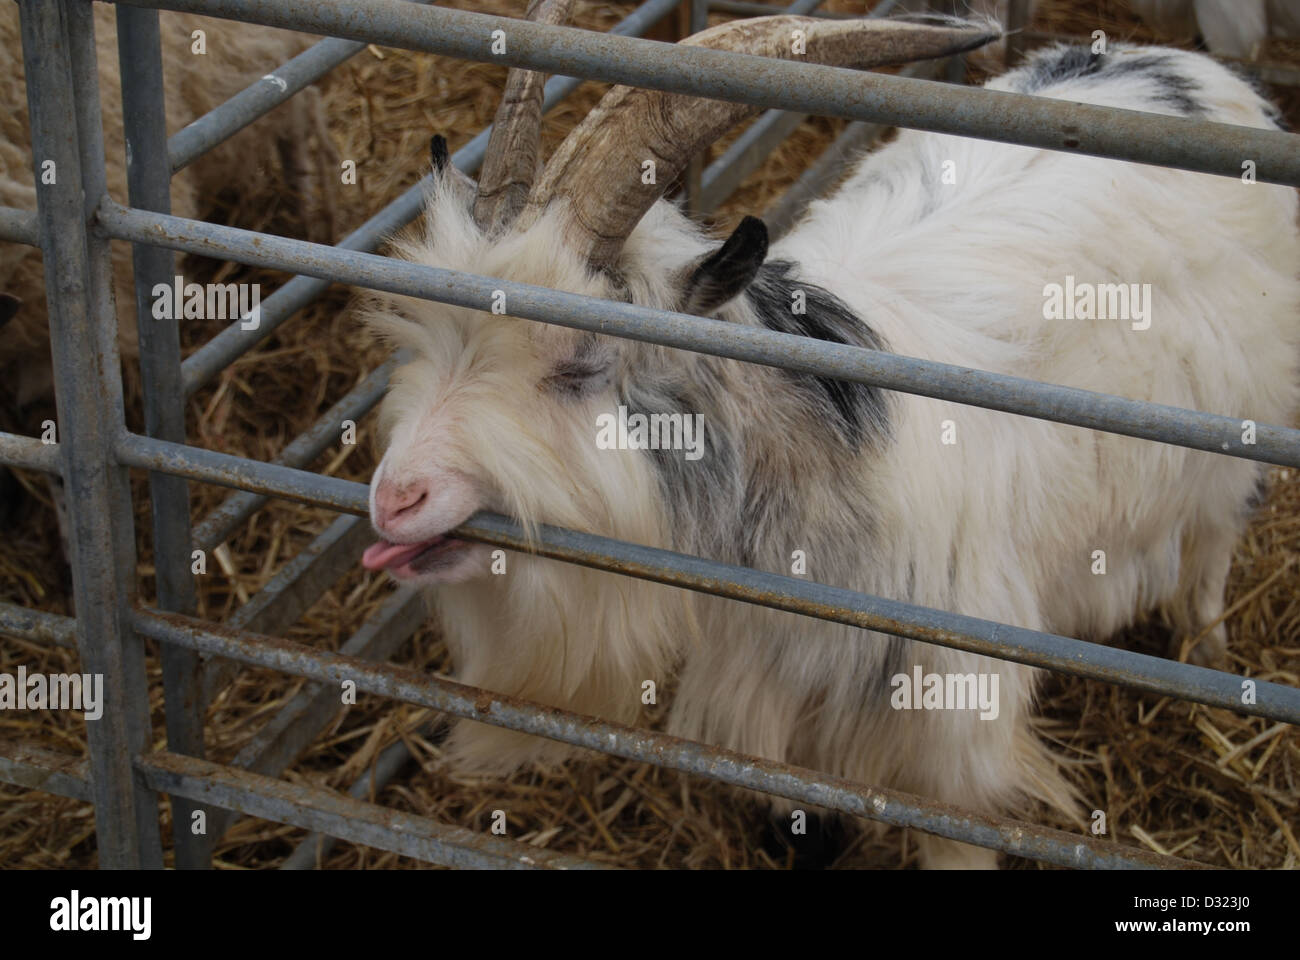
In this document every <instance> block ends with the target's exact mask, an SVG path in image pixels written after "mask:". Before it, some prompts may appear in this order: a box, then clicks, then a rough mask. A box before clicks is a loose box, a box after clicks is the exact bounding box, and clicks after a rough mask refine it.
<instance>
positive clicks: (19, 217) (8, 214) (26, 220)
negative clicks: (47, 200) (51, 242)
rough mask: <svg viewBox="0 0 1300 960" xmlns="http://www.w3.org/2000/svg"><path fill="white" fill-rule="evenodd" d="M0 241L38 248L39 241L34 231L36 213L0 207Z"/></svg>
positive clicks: (37, 232)
mask: <svg viewBox="0 0 1300 960" xmlns="http://www.w3.org/2000/svg"><path fill="white" fill-rule="evenodd" d="M0 240H8V241H11V242H13V243H25V244H27V245H28V246H29V247H36V246H39V245H40V242H41V241H40V233H39V231H38V230H37V229H36V211H35V210H19V209H18V208H17V207H0Z"/></svg>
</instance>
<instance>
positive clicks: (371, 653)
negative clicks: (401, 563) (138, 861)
mask: <svg viewBox="0 0 1300 960" xmlns="http://www.w3.org/2000/svg"><path fill="white" fill-rule="evenodd" d="M428 615H429V614H428V610H427V609H426V608H425V604H424V597H423V595H422V594H421V593H420V592H419V591H413V590H399V591H398V592H396V593H394V594H393V595H392V596H390V597H389V598H388V599H387V600H385V601H384V603H383V605H382V606H381V607H380V608H379V610H378V611H377V612H376V613H375V615H374V616H373V617H371V618H370V619H369V620H367V621H366V622H365V623H364V624H363V625H362V626H361V629H359V630H358V631H357V632H356V633H354V634H353V635H352V636H351V637H349V638H348V640H347V642H346V643H344V644H343V646H341V647H339V653H341V654H343V655H344V656H349V657H357V658H359V659H361V660H378V661H380V662H383V661H386V660H388V659H390V658H391V657H392V656H393V655H394V654H396V653H397V651H398V650H399V649H401V646H402V644H404V643H405V642H406V641H407V639H409V638H410V636H411V634H412V633H414V632H415V631H416V630H417V629H419V627H420V625H421V624H422V623H423V622H424V621H425V620H426V619H427V618H428ZM237 629H238V628H237ZM244 629H247V628H244ZM250 632H255V631H252V630H250ZM219 662H221V663H234V661H231V660H222V661H219ZM342 706H343V703H342V698H341V697H340V696H339V691H338V689H337V688H330V687H322V686H321V685H320V684H316V683H308V684H306V685H304V686H303V688H302V689H301V690H299V691H298V692H297V693H296V694H294V696H293V698H292V699H291V700H290V701H289V702H288V703H286V704H285V705H284V706H283V707H282V708H280V710H279V712H278V713H276V715H275V716H274V717H272V718H271V719H270V720H269V721H267V723H266V725H265V726H263V727H262V728H261V729H260V730H258V731H257V733H256V735H254V737H253V738H252V739H251V740H249V741H248V743H246V744H245V745H244V746H243V748H242V749H241V750H240V751H239V753H238V754H237V755H236V757H235V759H234V760H233V761H232V764H233V766H235V767H236V768H238V769H240V770H248V771H250V772H251V773H260V774H265V775H266V776H268V777H275V776H279V775H280V773H281V772H282V771H283V770H284V769H285V768H286V767H288V766H289V765H290V764H292V763H293V762H294V761H296V760H297V759H298V758H299V757H300V756H302V754H303V751H305V750H306V749H307V748H308V747H309V746H311V743H312V741H313V740H315V739H316V737H317V736H318V735H319V734H320V732H321V731H322V730H324V729H325V727H327V726H329V724H330V722H331V721H332V720H333V719H334V718H335V717H336V716H337V715H338V712H339V710H341V709H342ZM358 799H360V798H358ZM236 819H238V818H237V816H236V815H235V813H233V812H232V811H229V810H218V811H212V812H210V813H209V816H208V838H209V844H210V845H212V844H215V843H216V842H217V841H219V840H220V839H221V837H223V836H225V833H226V831H227V830H228V829H229V828H230V825H231V824H232V823H234V822H235V820H236Z"/></svg>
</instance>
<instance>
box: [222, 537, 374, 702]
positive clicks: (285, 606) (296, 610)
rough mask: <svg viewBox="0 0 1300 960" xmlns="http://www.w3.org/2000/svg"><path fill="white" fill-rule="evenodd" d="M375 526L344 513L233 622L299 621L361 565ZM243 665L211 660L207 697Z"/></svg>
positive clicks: (269, 626)
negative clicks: (361, 558) (349, 572)
mask: <svg viewBox="0 0 1300 960" xmlns="http://www.w3.org/2000/svg"><path fill="white" fill-rule="evenodd" d="M374 540H375V535H374V534H373V533H372V532H371V531H370V525H369V524H368V523H366V522H365V521H364V520H362V519H361V518H359V517H339V518H337V519H336V520H335V521H334V522H333V523H331V524H330V525H329V527H327V528H326V529H325V531H324V532H323V533H321V534H320V535H319V536H317V537H316V538H315V539H314V540H312V542H311V543H309V544H308V545H307V546H306V547H305V548H303V549H302V550H300V551H299V552H298V554H297V556H295V557H294V558H293V559H292V560H290V561H289V562H288V563H286V564H285V565H284V566H283V567H281V568H280V569H279V570H278V571H276V574H275V576H273V577H272V578H271V579H270V580H269V581H267V583H266V585H265V586H263V587H262V589H261V590H259V591H258V592H257V594H256V595H255V596H254V597H253V598H252V599H251V600H249V601H248V603H246V604H244V605H243V606H242V607H240V608H239V609H238V610H236V611H235V613H234V615H233V616H232V617H231V618H230V620H229V622H228V624H227V625H228V626H231V627H234V628H236V629H238V630H250V631H252V632H254V633H278V632H280V631H281V630H283V629H284V628H285V627H287V626H289V625H290V624H291V623H293V622H295V621H296V620H297V619H298V618H299V617H300V616H302V615H303V613H305V612H306V611H307V609H308V608H309V607H310V606H311V605H312V604H313V603H315V602H316V600H317V598H319V597H320V595H321V594H322V593H324V592H325V591H326V590H328V589H329V588H330V587H331V586H333V584H334V583H336V582H337V581H338V579H339V578H340V577H341V576H343V575H344V574H345V573H347V572H348V571H349V570H353V569H355V568H356V565H357V562H358V561H359V559H360V557H361V552H362V551H363V550H364V549H365V548H366V546H368V545H369V544H371V543H373V542H374ZM237 669H238V665H237V664H235V663H233V662H231V661H229V660H221V661H216V662H213V663H209V664H208V669H207V670H206V671H205V674H204V678H203V700H204V702H205V703H211V702H212V699H213V698H214V697H215V696H216V695H217V694H218V693H219V692H220V691H221V690H223V689H224V688H225V686H226V684H228V683H229V682H230V681H231V679H232V678H233V677H234V675H235V672H236V670H237Z"/></svg>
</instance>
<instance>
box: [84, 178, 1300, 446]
mask: <svg viewBox="0 0 1300 960" xmlns="http://www.w3.org/2000/svg"><path fill="white" fill-rule="evenodd" d="M98 215H99V217H100V219H101V222H102V224H103V226H104V229H105V230H106V231H107V232H108V234H109V235H110V236H113V237H117V238H119V239H124V240H135V241H139V242H143V243H155V244H161V245H164V246H171V247H175V248H177V249H180V250H185V251H188V252H189V253H194V254H198V255H199V256H207V257H219V258H223V259H231V260H237V261H239V262H240V263H247V264H252V265H254V266H262V267H270V268H271V269H275V270H290V271H294V272H298V273H306V274H311V275H315V276H321V277H330V278H332V279H335V280H338V281H340V282H343V283H351V284H355V285H357V286H362V287H371V288H374V289H378V290H387V291H389V292H392V293H401V294H406V295H408V296H413V297H419V298H421V299H424V300H435V301H438V302H441V303H452V304H455V305H457V306H461V307H469V308H470V309H475V310H487V309H489V307H490V305H491V304H493V303H494V297H495V296H496V295H497V291H501V292H504V293H505V298H506V299H505V303H506V308H505V313H506V314H508V315H510V316H513V317H521V318H523V319H526V320H538V321H541V322H543V323H553V324H557V325H559V326H564V327H575V328H577V329H580V330H591V331H593V332H595V333H603V334H611V335H614V336H619V337H627V338H629V339H633V340H644V341H647V342H650V343H658V344H663V345H665V346H670V347H679V348H683V349H687V350H693V351H696V352H698V353H707V354H712V355H714V356H719V357H731V358H732V359H735V360H743V361H746V362H748V363H760V364H764V365H767V366H775V367H781V368H783V369H786V370H795V371H798V372H801V373H811V374H816V375H817V376H823V377H832V378H834V379H837V380H850V381H853V382H855V383H866V384H870V385H872V386H877V387H883V388H885V389H887V390H901V391H902V392H904V393H913V394H918V395H920V396H924V397H936V398H939V399H943V400H950V401H954V402H956V403H966V404H973V405H975V406H980V407H986V408H988V409H990V410H1001V411H1003V412H1005V413H1016V414H1020V415H1021V416H1028V417H1036V418H1038V419H1042V420H1051V421H1054V422H1056V423H1068V424H1071V425H1073V426H1077V427H1087V428H1089V429H1093V430H1104V431H1106V432H1108V433H1118V434H1122V435H1125V436H1130V437H1138V438H1140V439H1143V440H1156V441H1159V442H1161V443H1172V444H1175V445H1177V446H1182V447H1190V448H1192V449H1195V450H1207V451H1209V452H1211V453H1220V454H1224V455H1226V456H1232V457H1240V458H1242V459H1245V460H1258V461H1263V462H1265V463H1276V464H1281V465H1283V466H1293V467H1300V430H1295V429H1292V428H1289V427H1280V426H1274V425H1271V424H1263V423H1261V424H1258V425H1257V426H1256V429H1255V435H1254V436H1255V441H1256V442H1255V443H1253V444H1252V443H1243V442H1242V441H1243V438H1244V437H1245V436H1246V433H1245V432H1244V431H1243V430H1242V419H1241V417H1233V416H1222V415H1219V414H1213V413H1202V412H1200V411H1196V410H1185V409H1182V408H1181V407H1172V406H1168V405H1165V404H1158V403H1147V402H1144V401H1140V400H1128V399H1125V398H1123V397H1114V396H1110V395H1108V394H1104V393H1095V392H1093V391H1091V390H1080V389H1078V388H1076V387H1063V386H1058V385H1055V384H1048V383H1039V382H1037V381H1034V380H1024V379H1022V378H1020V377H1012V376H1008V375H1006V374H1000V373H990V372H988V371H984V370H972V369H969V368H966V367H957V366H952V365H951V364H946V363H936V362H934V361H931V360H921V359H917V358H915V357H904V356H899V355H898V354H893V353H886V352H882V351H878V350H868V349H866V348H865V347H857V346H850V345H847V344H841V343H832V342H829V341H826V340H816V339H812V338H809V337H800V336H795V335H793V334H787V333H779V332H777V331H775V330H768V329H766V328H763V327H758V326H748V325H746V324H739V323H727V322H725V321H722V320H710V319H705V318H703V317H693V316H688V315H687V314H683V313H672V312H670V311H667V310H655V309H651V308H649V307H642V306H638V305H636V304H632V303H622V302H615V301H608V300H599V299H596V298H594V297H584V296H580V295H578V294H574V293H564V292H562V291H559V290H552V289H550V288H548V287H539V286H534V285H532V284H526V283H517V282H515V281H510V280H502V279H499V278H495V277H482V276H478V275H477V274H472V273H461V272H459V271H455V270H444V269H440V268H436V267H429V266H424V265H422V264H414V263H409V262H405V261H398V260H394V259H389V258H387V257H381V256H376V255H374V254H368V253H359V252H356V251H351V250H339V249H337V248H334V247H325V246H321V245H319V244H313V243H307V242H305V241H302V240H290V239H288V238H285V237H275V236H268V235H267V234H261V233H255V232H252V231H248V230H236V229H234V228H232V227H222V226H218V225H216V224H210V223H202V222H200V221H197V220H184V219H181V218H180V217H171V216H165V215H163V214H156V213H150V212H148V211H143V210H131V209H128V208H126V207H123V206H121V205H120V204H118V203H116V202H114V201H113V200H112V199H111V198H108V197H105V198H104V199H103V201H102V202H101V203H100V206H99V214H98ZM1242 414H1243V416H1248V415H1249V413H1248V411H1243V412H1242Z"/></svg>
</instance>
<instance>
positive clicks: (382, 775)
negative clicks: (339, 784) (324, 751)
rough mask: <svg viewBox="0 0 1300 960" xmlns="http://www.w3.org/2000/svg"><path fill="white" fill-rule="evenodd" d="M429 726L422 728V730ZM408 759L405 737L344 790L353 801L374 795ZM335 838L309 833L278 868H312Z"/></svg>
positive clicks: (389, 748)
mask: <svg viewBox="0 0 1300 960" xmlns="http://www.w3.org/2000/svg"><path fill="white" fill-rule="evenodd" d="M427 729H429V728H426V730H427ZM410 759H411V751H410V750H409V749H407V746H406V741H405V740H398V741H397V742H396V743H394V744H392V745H391V746H389V747H388V748H387V749H385V750H384V751H383V752H382V753H380V754H379V758H378V759H377V760H375V761H374V763H372V764H370V765H369V766H367V767H366V770H365V772H364V773H363V774H361V776H359V777H358V778H357V779H356V782H355V783H353V784H352V786H351V787H350V788H349V789H348V796H350V797H352V798H354V799H356V800H364V799H365V798H366V797H371V796H378V795H379V793H380V792H381V791H382V790H383V789H384V787H386V786H388V783H389V781H391V780H392V779H393V777H395V776H397V774H398V772H399V771H400V770H401V769H402V767H404V766H406V764H407V762H408V761H409V760H410ZM334 842H335V838H334V837H330V836H326V835H325V834H320V833H309V834H308V835H307V836H305V837H303V838H302V840H300V841H299V842H298V846H296V847H294V848H293V852H292V853H290V854H289V856H287V857H285V858H284V861H283V862H282V863H281V864H280V869H281V870H313V869H315V868H317V867H319V866H320V865H321V863H322V861H324V859H325V858H326V857H328V856H329V854H330V851H331V850H332V849H333V848H334Z"/></svg>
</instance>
